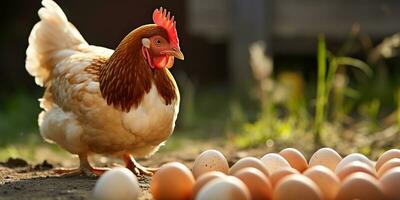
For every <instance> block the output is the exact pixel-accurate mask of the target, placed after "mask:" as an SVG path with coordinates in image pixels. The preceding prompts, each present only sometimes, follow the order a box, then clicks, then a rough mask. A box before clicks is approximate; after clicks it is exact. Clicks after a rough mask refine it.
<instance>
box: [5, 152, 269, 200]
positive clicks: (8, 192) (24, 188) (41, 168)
mask: <svg viewBox="0 0 400 200" xmlns="http://www.w3.org/2000/svg"><path fill="white" fill-rule="evenodd" d="M209 148H210V147H202V148H197V149H196V148H192V149H185V150H184V151H182V150H179V151H172V152H160V153H156V154H155V155H154V156H152V157H151V158H149V159H142V160H138V161H139V162H140V163H141V164H142V165H144V166H149V167H159V166H161V165H162V164H165V163H168V162H172V161H178V162H182V163H184V164H185V165H187V166H188V167H189V168H190V167H191V166H192V164H193V161H194V159H195V158H196V156H197V155H198V154H199V153H200V152H202V151H203V150H205V149H209ZM217 149H218V148H217ZM218 150H221V151H222V152H223V153H224V154H225V156H226V157H227V159H228V162H229V164H230V165H232V164H233V163H234V162H235V161H236V160H238V159H240V158H241V157H244V156H249V155H251V156H260V155H262V154H263V153H265V151H266V149H263V150H262V151H260V150H254V151H251V150H250V151H249V150H248V151H246V152H241V151H237V150H229V149H226V148H225V149H218ZM52 158H53V159H49V160H50V161H47V160H44V161H42V163H38V164H32V163H28V162H27V161H25V160H23V159H13V158H10V159H9V160H7V161H5V162H0V199H1V200H3V199H10V200H11V199H13V200H15V199H33V200H36V199H58V200H63V199H68V200H78V199H90V196H91V191H92V189H93V187H94V185H95V183H96V180H97V178H88V177H81V176H77V177H61V176H60V175H59V174H56V173H55V172H54V169H56V168H57V167H61V166H62V167H65V166H68V167H73V166H77V165H78V161H77V159H72V160H70V159H69V160H68V159H65V158H57V159H55V158H54V156H53V157H52ZM63 159H64V160H63ZM57 160H58V161H59V162H57ZM91 160H92V164H93V163H95V165H96V166H101V167H103V166H110V164H111V163H117V164H118V163H119V162H120V161H118V160H112V159H109V158H106V157H94V158H92V159H91ZM93 160H96V161H93ZM65 163H67V164H65ZM68 163H70V164H68ZM71 163H72V164H71ZM119 164H122V163H119ZM138 179H139V183H140V187H141V189H142V192H141V195H140V198H139V199H140V200H147V199H152V196H151V194H150V192H149V186H150V182H151V178H150V177H138Z"/></svg>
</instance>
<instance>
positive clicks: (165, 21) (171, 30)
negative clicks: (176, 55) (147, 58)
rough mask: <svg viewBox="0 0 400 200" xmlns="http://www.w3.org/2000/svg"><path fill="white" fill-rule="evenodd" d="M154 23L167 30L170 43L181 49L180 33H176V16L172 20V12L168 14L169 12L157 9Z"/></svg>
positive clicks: (154, 14)
mask: <svg viewBox="0 0 400 200" xmlns="http://www.w3.org/2000/svg"><path fill="white" fill-rule="evenodd" d="M153 22H154V23H155V24H157V25H158V26H161V27H163V28H164V29H165V30H167V32H168V37H169V41H170V42H171V43H172V44H173V45H175V46H176V48H179V39H178V33H177V32H176V22H175V21H174V16H172V18H171V17H170V12H168V14H167V10H166V9H163V8H162V7H160V9H155V10H154V12H153Z"/></svg>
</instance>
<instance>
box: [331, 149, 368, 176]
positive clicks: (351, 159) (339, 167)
mask: <svg viewBox="0 0 400 200" xmlns="http://www.w3.org/2000/svg"><path fill="white" fill-rule="evenodd" d="M354 161H360V162H363V163H365V164H367V165H368V166H369V167H370V168H371V169H374V164H373V163H372V161H371V160H370V159H368V158H367V157H365V156H364V155H362V154H360V153H352V154H349V155H347V156H346V157H344V158H343V160H341V161H340V162H339V164H338V165H337V166H336V170H335V172H336V173H337V172H338V171H341V170H342V168H343V167H345V166H346V165H348V164H349V163H351V162H354Z"/></svg>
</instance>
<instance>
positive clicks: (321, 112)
mask: <svg viewBox="0 0 400 200" xmlns="http://www.w3.org/2000/svg"><path fill="white" fill-rule="evenodd" d="M317 59H318V84H317V102H316V106H315V124H314V128H315V130H314V143H315V144H316V145H317V146H319V145H321V128H322V125H323V123H324V121H325V104H326V93H325V90H326V85H325V76H326V45H325V38H324V36H323V35H320V36H319V38H318V58H317Z"/></svg>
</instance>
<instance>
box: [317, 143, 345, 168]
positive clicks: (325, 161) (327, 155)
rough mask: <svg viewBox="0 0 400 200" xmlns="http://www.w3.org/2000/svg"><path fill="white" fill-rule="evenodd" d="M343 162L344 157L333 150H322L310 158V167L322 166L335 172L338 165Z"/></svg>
mask: <svg viewBox="0 0 400 200" xmlns="http://www.w3.org/2000/svg"><path fill="white" fill-rule="evenodd" d="M341 160H342V157H341V156H340V155H339V154H338V153H337V152H336V151H335V150H333V149H331V148H321V149H319V150H318V151H316V152H315V153H314V154H313V155H312V156H311V158H310V162H309V167H313V166H317V165H322V166H325V167H327V168H329V169H330V170H332V171H335V169H336V165H337V164H338V163H339V162H340V161H341Z"/></svg>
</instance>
